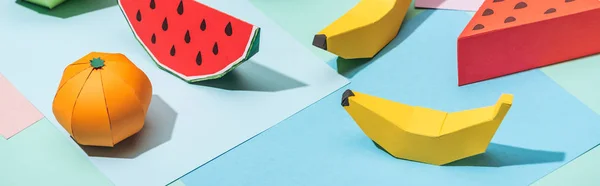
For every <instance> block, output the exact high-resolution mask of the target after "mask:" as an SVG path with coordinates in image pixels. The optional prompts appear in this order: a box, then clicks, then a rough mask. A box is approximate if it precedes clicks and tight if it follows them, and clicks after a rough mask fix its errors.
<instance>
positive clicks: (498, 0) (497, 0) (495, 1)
mask: <svg viewBox="0 0 600 186" xmlns="http://www.w3.org/2000/svg"><path fill="white" fill-rule="evenodd" d="M502 1H504V0H494V3H498V2H502Z"/></svg>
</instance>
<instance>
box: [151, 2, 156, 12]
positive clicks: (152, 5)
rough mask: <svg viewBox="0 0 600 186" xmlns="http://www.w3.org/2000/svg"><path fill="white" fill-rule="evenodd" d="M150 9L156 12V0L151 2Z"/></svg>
mask: <svg viewBox="0 0 600 186" xmlns="http://www.w3.org/2000/svg"><path fill="white" fill-rule="evenodd" d="M150 8H151V9H152V10H154V9H155V8H156V3H154V0H150Z"/></svg>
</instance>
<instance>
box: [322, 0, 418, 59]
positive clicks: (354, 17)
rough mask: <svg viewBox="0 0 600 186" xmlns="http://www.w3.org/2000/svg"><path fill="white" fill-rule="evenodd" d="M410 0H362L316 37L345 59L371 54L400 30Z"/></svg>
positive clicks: (328, 48) (381, 47)
mask: <svg viewBox="0 0 600 186" xmlns="http://www.w3.org/2000/svg"><path fill="white" fill-rule="evenodd" d="M410 3H411V0H361V1H360V2H359V3H358V4H357V5H356V6H354V8H352V9H351V10H350V11H348V12H346V14H344V15H343V16H342V17H340V18H339V19H337V20H336V21H334V22H333V23H331V24H330V25H329V26H327V27H325V29H323V30H321V32H319V33H317V34H316V35H315V37H314V39H313V45H314V46H316V47H319V48H322V49H324V50H327V51H329V52H331V53H333V54H335V55H338V56H340V57H342V58H345V59H356V58H372V57H373V56H375V54H377V53H378V52H379V51H380V50H381V49H383V47H385V46H386V45H387V44H388V43H389V42H390V41H392V40H393V39H394V38H395V37H396V35H397V34H398V30H399V29H400V25H401V24H402V21H403V20H404V16H405V15H406V12H407V11H408V8H409V6H410Z"/></svg>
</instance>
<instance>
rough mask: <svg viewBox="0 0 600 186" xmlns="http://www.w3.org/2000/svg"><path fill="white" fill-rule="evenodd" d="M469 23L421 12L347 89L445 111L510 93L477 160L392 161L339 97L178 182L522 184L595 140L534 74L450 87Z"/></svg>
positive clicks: (588, 119) (593, 127)
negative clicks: (442, 162)
mask: <svg viewBox="0 0 600 186" xmlns="http://www.w3.org/2000/svg"><path fill="white" fill-rule="evenodd" d="M469 19H470V16H469V15H467V14H465V13H462V12H454V11H443V10H437V11H425V12H423V13H421V14H420V15H418V16H417V17H415V18H414V19H412V20H410V21H409V22H408V23H407V24H405V25H404V26H403V27H402V30H401V32H400V35H399V36H398V38H396V40H394V41H393V43H391V44H390V45H388V47H387V49H386V51H384V52H383V54H384V55H381V54H380V56H381V57H378V59H376V60H374V61H372V62H370V63H367V64H364V65H363V66H364V69H362V70H360V71H358V72H357V73H355V75H354V76H353V78H352V79H351V80H352V81H353V82H352V83H351V84H350V85H349V86H347V88H350V89H352V90H356V91H359V92H363V93H368V94H371V95H375V96H380V97H383V98H387V99H391V100H394V101H400V102H403V103H407V104H413V105H420V106H425V107H431V108H435V109H442V110H446V111H458V110H463V109H471V108H476V107H481V106H487V105H492V104H494V103H495V101H496V100H497V99H498V97H499V96H500V94H501V93H511V94H514V96H515V98H514V103H513V106H512V108H511V110H510V111H509V114H508V115H507V116H506V118H505V120H504V122H503V123H502V125H501V126H500V128H499V130H498V131H497V133H496V135H495V137H494V138H493V140H492V144H490V146H489V148H488V150H487V153H485V154H484V155H479V156H475V157H472V158H468V159H465V160H461V161H458V162H455V163H452V164H450V165H448V166H434V165H428V164H422V163H417V162H411V161H405V160H399V159H395V158H393V157H391V156H390V155H388V154H387V153H385V152H383V151H381V150H379V149H378V148H376V147H375V145H373V143H372V142H371V140H370V139H369V138H368V137H366V136H365V135H364V133H363V132H362V131H361V130H360V129H359V128H358V126H357V125H356V124H355V123H354V121H353V120H352V119H351V117H350V116H349V115H348V114H347V113H346V112H345V111H344V110H343V108H342V106H341V104H340V102H341V96H342V92H343V89H341V90H339V91H337V92H335V93H334V94H332V95H330V96H328V97H326V98H325V99H323V100H321V101H320V102H318V103H316V104H314V105H312V106H310V107H308V108H307V109H304V110H303V111H302V112H300V113H298V114H296V115H294V116H293V117H291V118H289V119H287V120H285V121H284V122H282V123H281V124H279V125H277V126H275V127H273V128H271V129H270V130H269V131H267V132H264V133H262V134H260V135H259V136H257V137H255V138H253V139H252V140H250V141H248V142H246V143H245V144H244V145H242V146H240V147H237V148H235V149H233V150H231V151H230V152H228V153H226V154H224V155H222V156H221V157H220V158H218V159H216V160H214V161H212V162H211V163H209V164H207V165H205V166H203V167H202V168H201V169H198V170H196V171H194V172H192V173H190V174H188V175H186V176H185V177H183V178H182V180H183V181H184V182H185V183H186V184H188V185H246V186H249V185H256V186H259V185H260V186H265V185H346V186H352V185H357V186H358V185H381V186H383V185H460V186H465V185H527V184H530V183H532V182H534V181H535V180H537V179H539V178H541V177H542V176H544V175H546V174H547V173H549V172H551V171H552V170H554V169H556V168H558V167H559V166H561V165H563V164H565V163H567V162H568V161H570V160H572V159H573V158H575V157H577V156H579V155H580V154H582V153H584V152H585V151H587V150H588V149H590V148H591V147H593V146H595V145H596V144H598V143H599V142H600V125H598V123H600V116H598V115H597V114H595V113H594V112H593V111H592V110H590V109H589V108H588V107H587V106H585V105H584V104H582V103H581V102H580V101H578V100H577V99H576V98H575V97H574V96H572V95H570V94H569V93H567V92H566V91H565V90H563V89H562V88H561V87H560V86H558V85H557V84H556V83H555V82H553V81H552V80H551V79H550V78H548V77H547V76H546V75H545V74H544V73H542V72H540V71H539V70H532V71H527V72H523V73H518V74H515V75H510V76H506V77H502V78H498V79H494V80H489V81H485V82H481V83H477V84H472V85H468V86H464V87H458V86H457V73H456V38H457V37H458V35H459V34H460V32H461V31H462V28H463V27H464V25H466V23H467V22H468V21H469ZM390 49H391V50H390ZM334 63H335V61H334ZM343 65H347V64H344V63H336V65H334V66H337V67H338V68H340V66H343ZM353 65H354V66H360V65H356V64H353Z"/></svg>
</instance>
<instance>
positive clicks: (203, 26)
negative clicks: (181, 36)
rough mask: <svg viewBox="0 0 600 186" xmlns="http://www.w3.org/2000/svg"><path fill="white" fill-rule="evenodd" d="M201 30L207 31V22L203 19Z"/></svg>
mask: <svg viewBox="0 0 600 186" xmlns="http://www.w3.org/2000/svg"><path fill="white" fill-rule="evenodd" d="M200 30H202V31H204V30H206V21H204V19H202V23H200Z"/></svg>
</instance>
